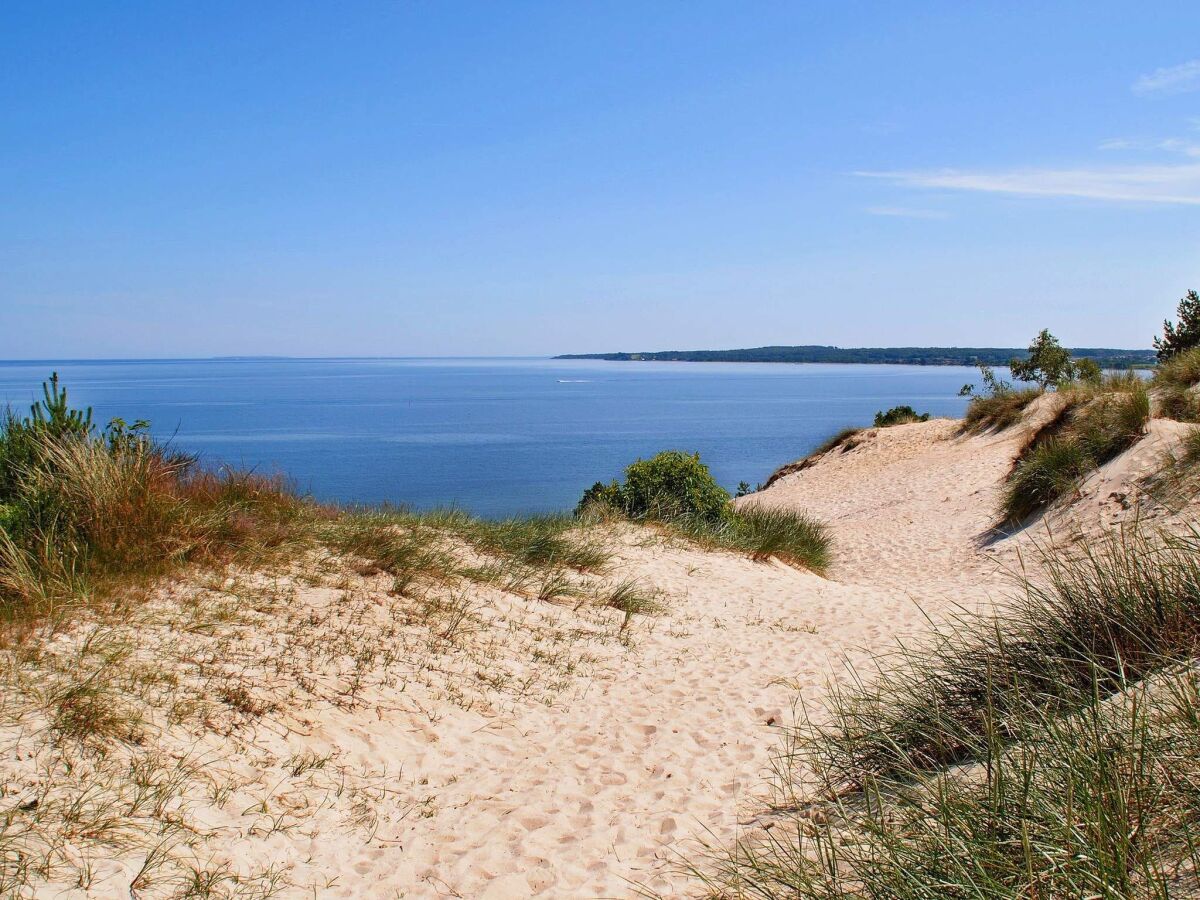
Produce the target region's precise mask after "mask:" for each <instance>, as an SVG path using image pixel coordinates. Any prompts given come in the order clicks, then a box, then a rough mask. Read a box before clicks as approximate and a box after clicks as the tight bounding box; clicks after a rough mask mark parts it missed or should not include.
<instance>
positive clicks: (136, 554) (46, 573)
mask: <svg viewBox="0 0 1200 900" xmlns="http://www.w3.org/2000/svg"><path fill="white" fill-rule="evenodd" d="M25 440H26V444H27V446H26V448H25V450H26V451H27V455H26V457H25V459H24V460H23V461H22V464H21V465H20V467H19V468H17V469H15V470H14V471H13V472H12V473H11V478H10V479H9V482H8V484H9V488H8V491H7V493H6V495H5V496H4V498H3V500H4V507H5V515H4V524H3V528H2V529H0V619H2V620H12V619H17V618H22V617H24V616H40V615H44V614H49V613H52V612H53V611H55V610H56V609H57V608H59V607H61V606H62V605H64V604H71V603H77V602H89V601H94V600H98V599H103V598H105V597H107V596H110V595H111V594H112V593H113V592H114V591H115V590H116V589H118V588H125V589H127V588H130V587H133V586H138V585H146V584H148V583H150V582H151V581H153V580H154V579H155V578H158V577H161V576H163V575H166V574H169V573H171V572H173V571H177V570H178V569H179V568H181V567H183V566H187V565H192V564H209V565H225V564H229V563H233V562H237V563H243V564H247V565H262V564H265V563H266V562H267V561H268V560H270V559H272V558H278V556H279V555H281V554H282V555H287V554H292V553H293V552H294V551H295V550H296V548H297V547H298V546H303V545H305V544H306V543H307V541H308V536H309V530H308V528H307V527H305V524H306V523H307V522H309V521H311V520H312V519H313V518H315V517H316V516H317V514H318V511H317V510H316V509H315V508H314V507H312V506H310V505H306V504H304V503H302V502H301V501H300V500H299V499H298V498H297V497H296V496H295V495H294V494H293V493H292V492H291V491H290V490H289V489H288V487H287V485H286V484H285V483H284V482H283V481H282V480H281V479H277V478H269V477H264V476H261V475H256V474H253V473H247V472H237V471H231V470H221V471H209V470H205V469H203V468H201V467H200V466H198V465H197V464H196V462H195V460H193V459H191V458H189V457H185V456H181V455H179V454H175V453H172V452H170V451H168V450H166V449H164V448H163V447H161V446H158V445H155V444H153V443H151V442H149V441H148V440H139V441H136V442H133V443H132V444H129V445H123V446H118V447H112V446H110V445H109V444H108V443H106V442H105V441H104V440H103V439H101V438H95V437H80V436H74V437H71V438H69V439H65V440H64V439H60V438H56V437H54V436H53V435H50V434H40V435H34V436H33V437H32V438H26V439H25Z"/></svg>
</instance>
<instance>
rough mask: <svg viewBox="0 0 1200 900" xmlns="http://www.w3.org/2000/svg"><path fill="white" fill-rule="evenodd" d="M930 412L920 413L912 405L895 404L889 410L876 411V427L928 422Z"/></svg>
mask: <svg viewBox="0 0 1200 900" xmlns="http://www.w3.org/2000/svg"><path fill="white" fill-rule="evenodd" d="M928 421H929V413H920V414H918V413H917V411H916V410H915V409H913V408H912V407H911V406H893V407H892V408H891V409H889V410H888V411H887V412H877V413H875V427H876V428H887V427H889V426H891V425H907V424H909V423H910V422H928Z"/></svg>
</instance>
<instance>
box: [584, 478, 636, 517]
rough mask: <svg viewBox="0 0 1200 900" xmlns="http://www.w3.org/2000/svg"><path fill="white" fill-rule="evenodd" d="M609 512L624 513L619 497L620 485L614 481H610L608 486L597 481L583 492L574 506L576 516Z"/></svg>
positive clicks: (623, 501)
mask: <svg viewBox="0 0 1200 900" xmlns="http://www.w3.org/2000/svg"><path fill="white" fill-rule="evenodd" d="M610 510H611V511H613V512H619V513H624V511H625V500H624V498H623V497H622V496H621V485H619V484H617V482H616V481H610V482H609V483H608V484H605V483H604V482H603V481H597V482H596V483H595V484H593V485H592V486H591V487H590V488H588V489H587V490H586V491H584V492H583V496H582V497H580V498H579V502H578V503H577V504H575V515H577V516H582V515H584V514H588V513H593V512H600V513H603V512H605V511H610Z"/></svg>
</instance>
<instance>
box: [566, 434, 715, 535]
mask: <svg viewBox="0 0 1200 900" xmlns="http://www.w3.org/2000/svg"><path fill="white" fill-rule="evenodd" d="M729 500H730V497H729V492H728V491H726V490H725V489H724V488H723V487H721V486H720V485H719V484H717V482H716V479H714V478H713V477H712V473H711V472H709V470H708V466H706V465H704V463H702V462H700V454H699V453H683V452H681V451H679V450H664V451H663V452H662V453H658V454H655V455H654V456H652V457H650V458H649V459H639V460H637V461H636V462H633V463H630V464H629V465H628V466H627V467H626V468H625V483H624V484H618V483H617V482H615V481H614V482H612V483H611V484H604V483H603V482H599V481H598V482H596V484H594V485H593V486H592V487H590V488H589V489H588V490H587V491H585V492H584V495H583V497H582V498H581V499H580V501H579V504H578V505H577V506H576V508H575V509H576V512H577V513H580V512H583V511H585V510H586V509H588V508H589V507H592V506H595V505H597V504H600V505H604V506H608V507H611V508H613V509H617V510H619V511H620V512H622V513H624V514H625V515H627V516H630V517H631V518H635V519H656V520H659V521H664V522H670V521H673V520H675V519H699V520H703V521H710V522H716V521H720V520H721V519H722V518H724V517H725V516H727V515H728V514H729Z"/></svg>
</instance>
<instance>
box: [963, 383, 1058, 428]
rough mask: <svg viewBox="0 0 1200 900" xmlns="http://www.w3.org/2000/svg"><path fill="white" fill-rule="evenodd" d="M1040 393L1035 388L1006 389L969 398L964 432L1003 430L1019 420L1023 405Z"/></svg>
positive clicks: (1023, 410) (964, 420)
mask: <svg viewBox="0 0 1200 900" xmlns="http://www.w3.org/2000/svg"><path fill="white" fill-rule="evenodd" d="M1041 395H1042V392H1041V391H1040V390H1039V389H1037V388H1028V389H1026V390H1020V391H1018V390H1011V389H1010V390H1006V391H999V392H997V393H994V394H987V395H982V394H981V395H980V396H978V397H973V398H971V402H970V403H969V404H968V405H967V412H966V415H965V416H963V422H962V432H963V433H964V434H968V433H975V434H978V433H980V432H985V431H1004V430H1005V429H1006V428H1011V427H1012V426H1013V425H1016V424H1017V423H1018V422H1020V421H1021V417H1022V415H1023V414H1024V412H1025V407H1027V406H1029V404H1030V403H1032V402H1033V401H1034V400H1036V399H1037V398H1038V397H1040V396H1041Z"/></svg>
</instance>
